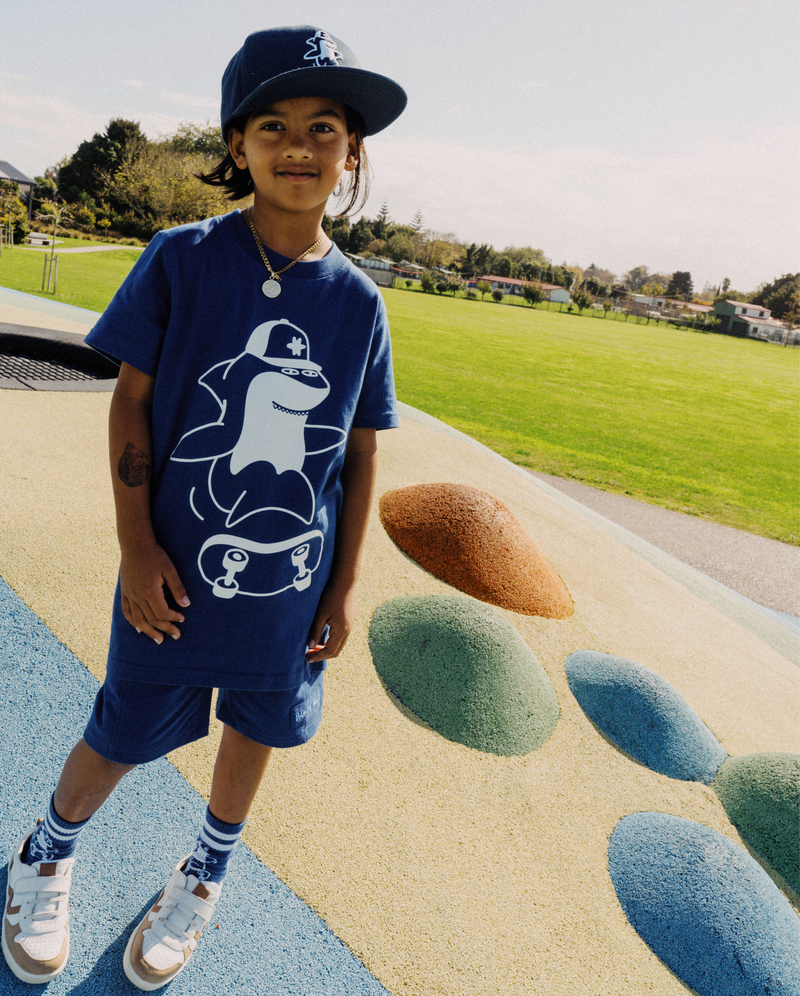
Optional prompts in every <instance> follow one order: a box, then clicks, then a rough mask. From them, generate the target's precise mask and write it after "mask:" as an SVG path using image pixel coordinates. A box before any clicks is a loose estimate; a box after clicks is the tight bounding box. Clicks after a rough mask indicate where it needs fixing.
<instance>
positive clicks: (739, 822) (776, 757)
mask: <svg viewBox="0 0 800 996" xmlns="http://www.w3.org/2000/svg"><path fill="white" fill-rule="evenodd" d="M713 787H714V789H715V791H716V793H717V795H718V796H719V799H720V802H721V803H722V805H723V806H724V807H725V812H726V813H727V814H728V817H729V819H730V821H731V823H733V825H734V826H735V827H736V829H737V830H738V831H739V832H740V833H741V835H742V836H743V837H744V839H745V840H746V841H747V842H748V844H750V845H751V847H753V848H754V849H755V850H756V851H758V853H759V854H760V855H761V856H762V857H763V858H765V859H766V860H767V861H768V862H769V863H770V864H771V865H772V867H773V868H774V869H775V870H776V871H779V872H780V873H781V875H783V877H784V878H785V879H786V881H787V882H788V883H789V885H791V886H792V888H794V889H800V754H783V753H778V752H775V753H764V754H747V755H745V756H744V757H729V758H728V760H727V761H725V763H724V764H723V765H722V767H721V768H720V769H719V771H718V772H717V777H716V778H715V779H714V786H713Z"/></svg>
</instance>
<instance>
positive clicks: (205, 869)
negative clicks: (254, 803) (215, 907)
mask: <svg viewBox="0 0 800 996" xmlns="http://www.w3.org/2000/svg"><path fill="white" fill-rule="evenodd" d="M246 822H247V820H245V821H244V823H223V822H222V820H218V819H217V818H216V816H214V814H213V813H212V812H211V810H210V809H206V818H205V821H204V822H203V829H202V830H201V831H200V835H199V837H198V838H197V845H196V846H195V849H194V851H193V852H192V856H191V857H190V858H189V860H188V861H187V862H186V865H185V866H184V869H183V870H184V873H185V874H186V875H194V877H195V878H196V879H197V880H198V881H200V882H221V881H222V880H223V879H224V878H225V874H226V872H227V871H228V861H229V860H230V857H231V855H232V854H233V849H234V847H236V844H237V842H238V840H239V836H240V834H241V832H242V830H244V824H245V823H246Z"/></svg>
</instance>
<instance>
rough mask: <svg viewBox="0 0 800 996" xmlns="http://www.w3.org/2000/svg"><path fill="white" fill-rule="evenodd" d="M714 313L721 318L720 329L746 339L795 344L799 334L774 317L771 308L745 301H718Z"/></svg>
mask: <svg viewBox="0 0 800 996" xmlns="http://www.w3.org/2000/svg"><path fill="white" fill-rule="evenodd" d="M714 314H715V315H716V316H717V317H718V318H719V320H720V324H719V331H720V332H727V333H728V335H738V336H741V337H742V338H746V339H763V340H765V341H766V342H782V343H784V344H785V345H795V344H796V342H797V334H796V331H795V330H794V329H790V328H789V326H788V325H787V324H786V323H785V322H779V321H778V320H777V319H776V318H773V317H772V312H771V311H770V310H769V308H764V307H762V306H761V305H760V304H746V303H744V302H743V301H717V303H716V304H715V305H714Z"/></svg>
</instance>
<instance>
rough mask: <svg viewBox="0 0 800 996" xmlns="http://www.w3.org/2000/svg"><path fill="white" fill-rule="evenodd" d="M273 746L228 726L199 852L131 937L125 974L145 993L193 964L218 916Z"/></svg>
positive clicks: (180, 864)
mask: <svg viewBox="0 0 800 996" xmlns="http://www.w3.org/2000/svg"><path fill="white" fill-rule="evenodd" d="M271 753H272V748H271V747H265V746H263V745H262V744H258V743H256V742H255V741H253V740H249V739H248V738H247V737H245V736H243V735H242V734H241V733H237V731H236V730H234V729H233V728H232V727H230V726H227V725H223V730H222V742H221V743H220V747H219V751H218V752H217V760H216V763H215V765H214V776H213V779H212V783H211V801H210V802H209V806H208V809H207V810H206V816H205V820H204V822H203V827H202V829H201V831H200V835H199V837H198V840H197V845H196V847H195V850H194V851H193V852H192V854H191V855H190V856H189V858H188V859H186V858H183V859H182V860H181V861H179V862H178V864H177V865H176V867H175V869H174V870H173V872H172V875H171V876H170V879H169V881H168V882H167V884H166V886H165V888H164V890H163V892H162V893H161V895H160V896H159V897H158V899H157V900H156V903H155V905H154V906H153V907H152V909H151V910H150V912H149V913H148V914H147V916H145V918H144V919H143V920H142V922H141V923H140V924H139V926H138V927H137V929H136V930H135V931H134V933H133V934H132V935H131V939H130V941H129V942H128V946H127V948H126V950H125V957H124V959H123V966H124V969H125V975H126V976H127V977H128V979H129V980H130V981H131V982H132V983H133V984H134V985H135V986H137V988H139V989H147V990H153V989H159V988H161V986H164V985H166V984H167V983H168V982H171V981H172V979H174V978H175V976H176V975H178V973H179V972H180V971H182V970H183V968H184V967H185V966H186V964H187V963H188V961H189V958H190V957H191V954H192V952H193V951H194V948H195V946H196V944H197V941H198V940H199V938H200V934H201V933H202V932H203V929H204V927H205V925H206V923H207V922H208V920H209V919H210V917H211V916H212V914H213V912H214V906H215V904H216V902H217V899H218V898H219V894H220V889H221V883H222V880H223V879H224V877H225V873H226V871H227V866H228V860H229V859H230V856H231V854H232V853H233V850H234V848H235V847H236V843H237V841H238V840H239V835H240V834H241V832H242V830H243V829H244V825H245V822H246V820H247V814H248V813H249V811H250V806H251V805H252V803H253V799H254V798H255V795H256V792H257V791H258V786H259V785H260V784H261V779H262V778H263V777H264V772H265V771H266V768H267V764H268V763H269V758H270V754H271Z"/></svg>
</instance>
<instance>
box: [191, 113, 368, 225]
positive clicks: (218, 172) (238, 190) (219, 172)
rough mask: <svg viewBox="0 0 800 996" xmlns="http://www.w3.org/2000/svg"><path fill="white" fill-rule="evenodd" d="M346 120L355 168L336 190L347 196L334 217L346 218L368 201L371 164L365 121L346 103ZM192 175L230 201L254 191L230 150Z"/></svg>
mask: <svg viewBox="0 0 800 996" xmlns="http://www.w3.org/2000/svg"><path fill="white" fill-rule="evenodd" d="M344 110H345V121H346V123H347V131H348V133H349V134H353V135H355V139H356V168H355V169H354V170H353V171H352V172H351V173H350V179H349V183H348V184H345V182H344V181H342V184H341V186H340V188H339V190H338V191H337V192H336V194H337V196H338V197H342V198H347V203H346V204H345V206H344V208H343V209H342V210H341V211H340V212H339V213H338V214H337V215H336V217H337V218H346V217H347V215H349V214H351V213H352V212H355V211H360V210H361V208H362V207H364V205H365V204H366V202H367V197H368V196H369V185H370V166H369V160H368V159H367V150H366V148H365V146H364V122H363V120H362V118H361V115H360V114H359V113H358V112H357V111H354V110H353V108H352V107H347V106H346V105H345V109H344ZM250 117H251V115H249V114H248V115H246V116H243V117H240V118H234V119H233V120H232V121H231V122H230V123H229V124H228V133H230V132H231V130H233V131H238V132H244V129H245V125H246V124H247V122H248V120H249V118H250ZM195 176H196V177H197V179H198V180H200V181H201V182H202V183H207V184H209V186H212V187H222V189H223V190H224V191H225V192H226V194H227V198H228V200H229V201H239V200H241V199H242V198H243V197H247V196H249V195H250V194H252V193H253V190H254V187H253V178H252V177H251V176H250V170H249V169H239V167H238V166H237V165H236V163H235V162H234V161H233V156H231V154H230V152H228V153H226V155H225V158H224V159H223V160H222V161H221V162H220V163H219V164H218V165H217V166H216V167H215V168H214V169H212V170H210V171H209V172H208V173H195Z"/></svg>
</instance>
